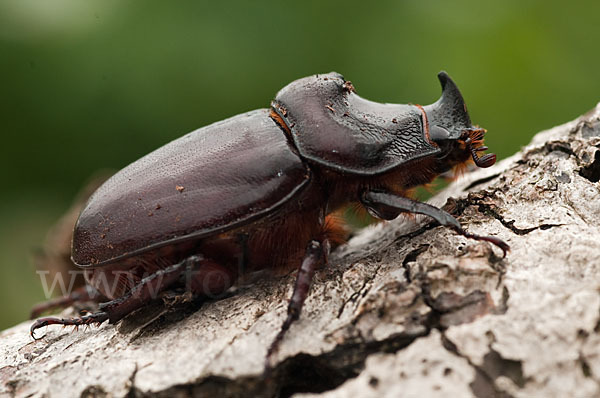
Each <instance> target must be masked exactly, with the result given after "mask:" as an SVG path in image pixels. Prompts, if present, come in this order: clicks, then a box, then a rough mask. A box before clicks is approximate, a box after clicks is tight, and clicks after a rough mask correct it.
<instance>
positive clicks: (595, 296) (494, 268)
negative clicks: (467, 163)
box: [0, 104, 600, 397]
mask: <svg viewBox="0 0 600 398" xmlns="http://www.w3.org/2000/svg"><path fill="white" fill-rule="evenodd" d="M599 148H600V104H599V106H597V107H596V108H595V109H594V110H592V111H590V112H588V113H587V114H585V115H583V116H582V117H580V118H578V119H577V120H575V121H572V122H570V123H567V124H565V125H562V126H558V127H555V128H553V129H551V130H548V131H544V132H541V133H539V134H537V135H536V136H535V137H534V139H533V141H532V142H531V144H530V145H528V146H527V147H525V148H523V150H522V151H521V152H519V153H517V154H515V155H514V156H512V157H510V158H509V159H505V160H504V161H502V162H500V163H499V164H497V165H496V166H494V167H491V168H489V169H480V170H477V171H474V172H472V173H468V174H467V175H465V177H464V178H462V179H460V180H459V181H457V182H455V183H453V184H452V185H451V186H450V187H449V188H448V189H446V190H445V191H443V192H442V193H440V194H439V195H437V196H436V197H435V198H433V199H432V201H431V202H432V203H434V204H436V205H441V204H444V203H446V202H447V199H448V198H453V199H450V200H449V201H448V202H447V203H448V205H447V206H448V208H452V209H454V210H455V214H456V216H457V218H458V219H459V221H460V222H461V224H462V225H463V226H464V227H465V228H466V229H467V230H469V231H470V232H474V233H477V234H481V235H493V236H497V237H499V238H501V239H503V240H504V241H506V242H507V243H508V244H509V245H510V246H511V251H510V252H509V254H508V256H507V257H506V258H504V259H502V258H501V252H500V251H499V250H498V249H497V248H495V247H492V246H491V245H490V244H489V243H486V242H477V241H473V240H468V239H465V238H463V237H461V236H458V235H456V234H455V233H453V232H452V231H451V230H449V229H446V228H442V227H439V226H436V225H433V224H427V223H426V221H427V220H424V219H423V218H420V217H418V218H416V220H415V219H400V220H396V221H393V222H389V223H384V224H379V225H377V226H374V227H370V228H367V229H366V230H364V231H362V232H361V233H360V234H358V235H357V236H356V237H354V238H353V239H352V240H351V241H350V242H349V243H348V244H347V245H345V246H343V247H341V248H340V249H339V250H337V251H336V252H335V253H333V254H332V256H331V258H330V263H329V265H328V266H327V267H325V268H324V269H322V270H320V271H318V272H317V274H316V276H315V280H314V283H313V286H312V288H311V292H310V296H309V298H308V300H307V302H306V304H305V307H304V310H303V312H302V315H301V317H300V320H299V321H298V322H296V323H295V324H294V325H293V326H292V327H291V329H290V330H289V332H288V333H287V335H286V336H285V338H284V340H283V343H282V345H281V348H280V351H279V353H278V355H277V359H276V365H275V367H274V369H273V372H272V374H271V377H270V378H269V379H265V378H264V376H263V366H264V360H265V354H266V351H267V348H268V346H269V344H270V343H271V341H272V340H273V338H274V337H275V335H276V334H277V332H278V330H279V327H280V325H281V323H282V322H283V319H284V318H285V312H286V306H287V300H288V298H289V297H290V295H291V290H292V286H293V280H294V276H295V274H291V275H288V276H286V277H283V278H266V279H259V280H258V281H256V282H255V283H253V284H252V285H246V286H243V287H240V288H238V290H237V291H236V292H235V293H234V294H232V295H230V296H229V297H227V298H224V299H221V300H218V301H211V302H205V303H203V304H202V305H201V306H199V305H197V304H187V305H183V306H178V307H177V308H176V309H168V308H167V307H165V306H163V305H162V304H160V303H155V304H152V305H150V306H148V307H147V308H144V309H142V310H140V311H138V312H136V313H134V314H132V315H130V316H128V317H127V318H126V319H124V320H123V321H121V322H120V323H118V324H117V325H108V324H104V325H102V326H101V327H99V328H92V329H90V330H80V331H79V332H72V331H71V330H69V329H60V328H56V327H55V328H52V327H49V328H48V330H47V331H46V333H47V334H46V337H45V338H44V339H42V340H39V341H33V340H32V339H31V337H30V336H29V333H28V328H29V326H30V324H31V322H24V323H22V324H21V325H18V326H15V327H13V328H11V329H8V330H6V331H4V332H2V333H1V334H0V342H1V344H0V381H1V387H0V394H2V393H4V394H7V395H8V396H11V395H12V396H60V397H63V396H165V397H166V396H257V395H259V396H277V395H279V396H290V395H294V396H317V395H319V396H321V395H322V396H326V397H346V396H349V397H354V396H362V397H364V396H373V397H379V396H390V397H398V396H416V395H420V396H440V397H446V396H475V397H489V396H499V397H505V396H506V397H509V396H514V397H521V396H522V397H531V396H540V397H542V396H543V397H553V396H557V397H562V396H581V397H590V396H598V395H600V384H599V383H600V230H599V227H598V226H599V225H600V183H599V182H598V181H599V179H600V150H599ZM64 315H65V314H64ZM66 315H68V311H67V313H66Z"/></svg>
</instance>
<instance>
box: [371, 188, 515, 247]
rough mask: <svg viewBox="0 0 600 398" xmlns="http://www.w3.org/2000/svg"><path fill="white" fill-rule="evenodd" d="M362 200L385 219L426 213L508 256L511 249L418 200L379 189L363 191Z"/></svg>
mask: <svg viewBox="0 0 600 398" xmlns="http://www.w3.org/2000/svg"><path fill="white" fill-rule="evenodd" d="M360 201H361V202H362V204H363V205H364V206H365V207H366V208H367V209H368V210H369V212H370V213H371V214H373V215H374V216H376V217H379V218H382V219H384V220H391V219H394V218H396V217H397V216H398V215H399V214H400V213H403V212H407V213H417V214H424V215H426V216H429V217H431V218H433V219H434V220H435V221H437V222H438V223H440V224H441V225H443V226H445V227H450V228H452V229H454V230H455V231H456V232H457V233H458V234H460V235H462V236H464V237H466V238H471V239H475V240H482V241H486V242H490V243H492V244H494V245H496V246H498V247H499V248H500V249H502V253H503V256H504V257H506V252H507V251H508V250H510V247H509V246H508V245H507V244H506V243H505V242H504V241H502V240H501V239H498V238H495V237H493V236H480V235H475V234H471V233H469V232H467V231H465V230H464V229H462V227H461V226H460V223H459V222H458V221H457V220H456V219H455V218H454V217H452V216H451V215H450V214H449V213H447V212H445V211H444V210H442V209H438V208H437V207H435V206H432V205H430V204H427V203H422V202H417V201H415V200H412V199H408V198H404V197H402V196H398V195H394V194H391V193H386V192H377V191H367V192H365V193H363V194H362V195H361V198H360Z"/></svg>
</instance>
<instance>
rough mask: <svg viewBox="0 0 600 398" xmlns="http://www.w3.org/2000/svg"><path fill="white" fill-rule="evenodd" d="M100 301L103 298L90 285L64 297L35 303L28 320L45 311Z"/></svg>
mask: <svg viewBox="0 0 600 398" xmlns="http://www.w3.org/2000/svg"><path fill="white" fill-rule="evenodd" d="M102 299H104V296H103V295H102V294H101V293H100V292H99V291H98V290H96V289H95V288H94V287H92V286H91V285H85V286H81V287H79V288H77V289H75V290H73V292H71V294H68V295H66V296H62V297H56V298H53V299H50V300H47V301H43V302H41V303H37V304H36V305H34V306H33V308H32V309H31V313H30V316H29V319H33V318H37V317H38V316H39V315H40V314H41V313H43V312H46V311H50V310H55V309H59V308H67V307H69V306H70V305H73V304H75V303H80V302H85V301H98V300H102Z"/></svg>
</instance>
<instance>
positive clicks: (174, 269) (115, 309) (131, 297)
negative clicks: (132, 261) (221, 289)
mask: <svg viewBox="0 0 600 398" xmlns="http://www.w3.org/2000/svg"><path fill="white" fill-rule="evenodd" d="M203 259H204V257H202V256H190V257H188V258H186V259H185V260H183V261H182V262H180V263H177V264H174V265H171V266H170V267H167V268H164V269H160V270H158V271H156V272H154V273H152V274H150V275H149V276H147V277H145V278H144V279H142V280H141V281H140V282H139V283H138V284H137V285H135V286H134V287H133V288H132V289H131V290H130V291H128V292H127V293H125V294H124V295H123V296H121V297H119V298H116V299H114V300H112V301H109V302H107V303H101V304H100V310H102V311H106V312H107V313H108V314H109V322H110V323H116V322H118V321H119V320H121V319H122V318H123V317H125V316H126V315H127V314H129V313H131V312H132V311H134V310H136V309H138V308H140V307H142V306H143V305H144V304H145V303H147V302H149V301H150V300H152V299H154V298H156V297H157V294H158V293H160V292H161V291H163V290H165V289H166V288H168V287H169V286H171V285H172V284H173V283H175V282H176V281H177V280H178V279H179V277H180V275H181V273H182V272H183V271H184V270H186V271H188V272H189V271H191V269H192V268H193V267H194V265H196V264H198V263H200V262H201V261H202V260H203Z"/></svg>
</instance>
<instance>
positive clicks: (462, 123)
mask: <svg viewBox="0 0 600 398" xmlns="http://www.w3.org/2000/svg"><path fill="white" fill-rule="evenodd" d="M438 79H439V80H440V83H441V84H442V96H441V97H440V99H438V100H437V101H436V102H434V103H433V104H431V105H427V106H425V107H423V108H424V110H425V112H426V113H427V119H428V120H429V123H430V125H431V126H437V127H439V128H442V129H445V130H447V131H448V134H447V135H448V136H447V137H445V139H458V138H459V137H460V135H461V133H462V131H463V130H465V129H469V128H472V127H473V126H472V125H471V118H470V117H469V113H468V112H467V106H466V105H465V101H464V100H463V96H462V94H461V93H460V90H459V89H458V87H457V86H456V83H454V81H453V80H452V79H451V78H450V76H448V74H447V73H446V72H444V71H442V72H440V73H438ZM432 138H433V137H432Z"/></svg>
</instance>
